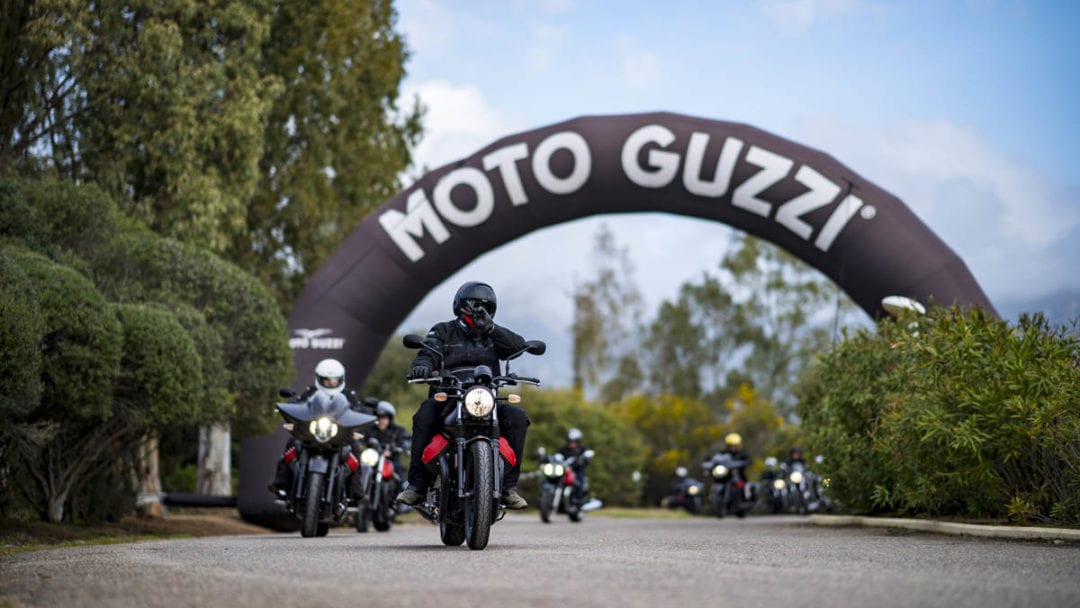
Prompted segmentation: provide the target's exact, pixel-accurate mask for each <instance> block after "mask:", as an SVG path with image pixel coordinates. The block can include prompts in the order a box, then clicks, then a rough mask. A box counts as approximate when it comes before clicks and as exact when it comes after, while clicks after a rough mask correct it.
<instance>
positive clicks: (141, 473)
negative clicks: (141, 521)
mask: <svg viewBox="0 0 1080 608" xmlns="http://www.w3.org/2000/svg"><path fill="white" fill-rule="evenodd" d="M159 441H160V440H159V437H158V434H157V432H156V431H155V432H152V433H150V434H149V435H147V436H146V437H144V438H143V441H142V442H141V444H140V445H139V449H138V451H137V455H138V461H137V463H136V471H135V481H136V483H135V487H136V488H137V489H138V491H139V495H138V498H137V499H136V500H135V508H136V509H137V510H138V511H139V513H140V514H141V515H145V516H148V517H164V516H165V506H164V505H163V504H162V503H161V475H160V474H159V472H158V443H159Z"/></svg>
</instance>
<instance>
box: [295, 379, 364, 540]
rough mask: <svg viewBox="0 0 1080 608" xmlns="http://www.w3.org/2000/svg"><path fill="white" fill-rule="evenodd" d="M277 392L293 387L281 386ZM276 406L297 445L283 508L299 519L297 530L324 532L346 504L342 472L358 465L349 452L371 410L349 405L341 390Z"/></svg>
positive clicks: (338, 520) (341, 515)
mask: <svg viewBox="0 0 1080 608" xmlns="http://www.w3.org/2000/svg"><path fill="white" fill-rule="evenodd" d="M280 395H281V396H282V397H293V396H294V395H295V393H293V392H292V391H291V390H289V389H281V391H280ZM277 409H278V412H279V413H280V414H281V416H282V418H284V419H285V423H284V424H283V425H282V426H283V427H284V428H285V430H287V431H289V432H290V433H291V434H292V435H293V437H295V438H296V439H297V447H298V449H297V453H296V455H295V456H294V458H295V462H296V469H295V470H296V474H295V475H294V479H293V483H292V488H291V489H290V491H288V492H286V493H285V508H286V510H287V511H288V512H289V513H291V514H293V515H295V516H296V517H298V518H299V519H300V535H301V536H303V537H304V538H309V537H312V536H325V535H326V533H327V532H328V531H329V530H330V524H331V523H333V524H339V523H341V522H342V520H343V519H344V517H345V514H346V512H347V510H348V507H349V504H348V502H349V501H348V498H347V494H346V488H345V478H346V477H348V475H349V474H350V473H352V472H353V471H356V470H357V469H358V468H359V466H360V462H359V460H358V459H357V456H356V454H353V453H352V445H351V444H352V442H353V440H354V438H355V436H354V434H355V435H359V429H360V428H362V427H364V426H367V425H369V424H371V423H373V422H375V416H372V415H370V414H362V413H360V412H356V411H353V410H352V409H350V408H349V401H348V399H347V398H346V397H345V395H342V394H340V393H338V394H336V395H334V396H333V397H331V396H329V395H327V394H326V393H323V392H322V391H317V392H316V393H315V394H314V395H312V396H311V398H309V399H308V400H307V402H305V403H278V404H277Z"/></svg>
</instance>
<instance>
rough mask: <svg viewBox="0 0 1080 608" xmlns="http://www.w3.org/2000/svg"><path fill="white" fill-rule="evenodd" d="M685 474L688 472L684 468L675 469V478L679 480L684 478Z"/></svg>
mask: <svg viewBox="0 0 1080 608" xmlns="http://www.w3.org/2000/svg"><path fill="white" fill-rule="evenodd" d="M687 473H688V471H687V470H686V467H675V476H676V477H678V478H679V479H682V478H683V477H686V474H687Z"/></svg>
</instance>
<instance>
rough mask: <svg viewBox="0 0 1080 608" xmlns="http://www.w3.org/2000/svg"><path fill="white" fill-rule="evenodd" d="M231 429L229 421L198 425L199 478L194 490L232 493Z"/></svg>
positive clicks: (209, 492)
mask: <svg viewBox="0 0 1080 608" xmlns="http://www.w3.org/2000/svg"><path fill="white" fill-rule="evenodd" d="M231 447H232V430H231V426H230V424H229V421H227V420H223V421H221V422H215V423H214V424H212V425H210V426H203V427H199V479H198V484H197V487H196V492H198V493H199V494H210V495H213V496H231V495H232V457H231V452H232V450H231Z"/></svg>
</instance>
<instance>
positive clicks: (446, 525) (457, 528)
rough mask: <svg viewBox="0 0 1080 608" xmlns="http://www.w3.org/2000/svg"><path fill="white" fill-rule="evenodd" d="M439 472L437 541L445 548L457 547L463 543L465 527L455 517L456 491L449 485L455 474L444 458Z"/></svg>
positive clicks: (456, 516)
mask: <svg viewBox="0 0 1080 608" xmlns="http://www.w3.org/2000/svg"><path fill="white" fill-rule="evenodd" d="M439 471H440V472H439V539H440V540H442V542H443V544H444V545H446V546H447V547H457V546H458V545H460V544H461V543H463V542H465V526H464V525H463V523H464V522H462V521H461V519H460V516H458V515H457V514H458V513H459V512H460V511H459V509H457V504H456V503H457V490H455V489H454V484H452V483H449V479H451V476H452V475H455V472H454V471H452V470H451V468H450V467H449V466H447V465H446V459H445V458H444V459H443V462H442V463H441V466H440V468H439Z"/></svg>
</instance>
